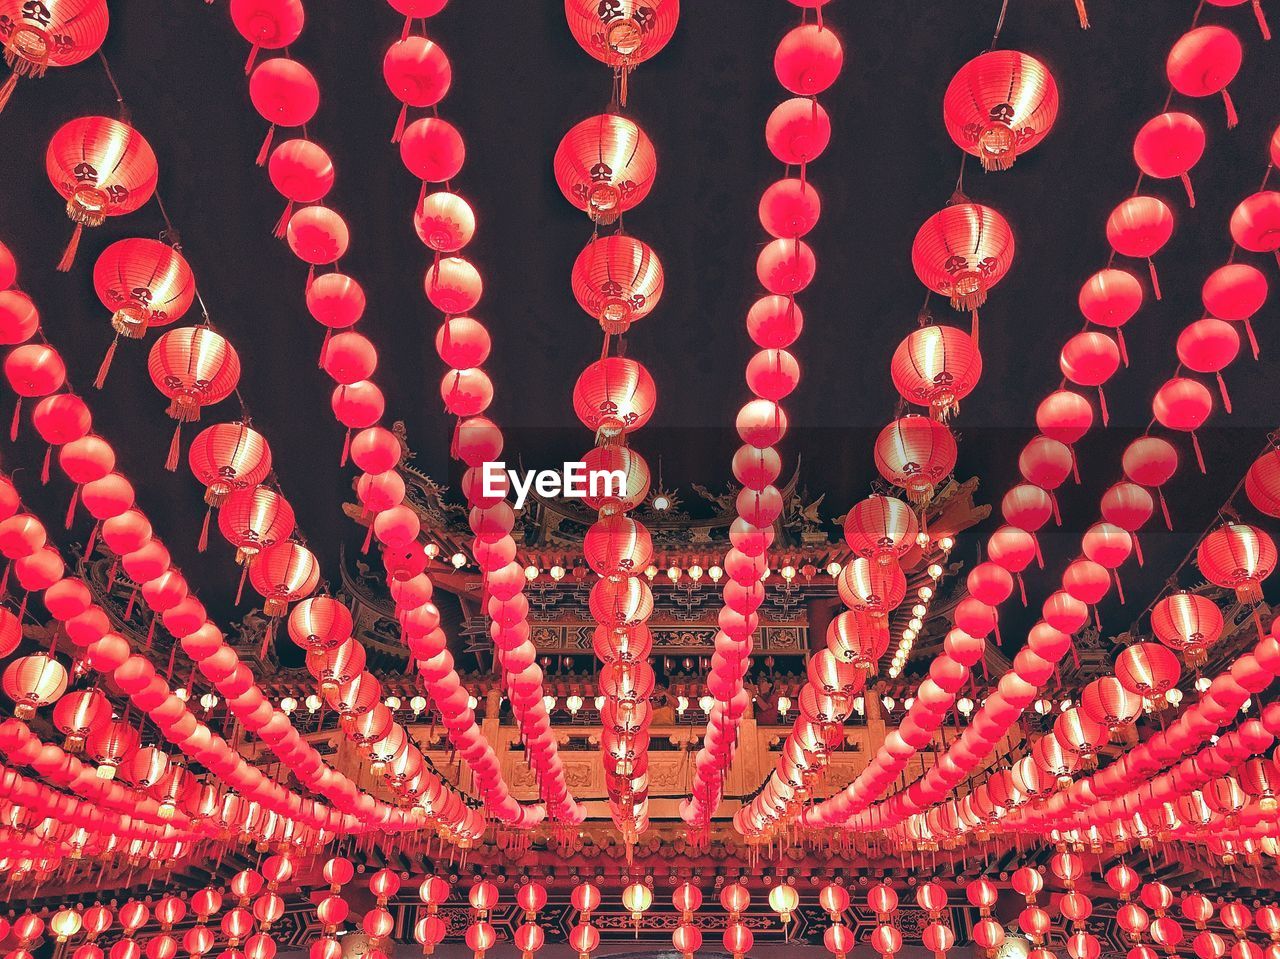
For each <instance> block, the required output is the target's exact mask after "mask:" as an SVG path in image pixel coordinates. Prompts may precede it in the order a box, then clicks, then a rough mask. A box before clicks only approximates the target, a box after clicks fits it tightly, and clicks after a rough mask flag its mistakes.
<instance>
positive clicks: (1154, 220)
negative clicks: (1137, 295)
mask: <svg viewBox="0 0 1280 959" xmlns="http://www.w3.org/2000/svg"><path fill="white" fill-rule="evenodd" d="M1171 236H1173V213H1172V212H1171V211H1170V209H1169V207H1168V206H1167V205H1166V204H1165V202H1164V201H1163V200H1160V199H1158V198H1156V197H1153V196H1133V197H1130V198H1129V199H1127V200H1124V201H1123V202H1121V203H1120V205H1119V206H1117V207H1116V208H1115V209H1114V210H1112V211H1111V215H1110V216H1109V217H1107V241H1108V242H1109V243H1110V244H1111V248H1112V249H1113V250H1115V252H1116V253H1118V254H1120V255H1121V256H1132V257H1136V258H1138V259H1145V260H1146V261H1147V268H1148V270H1149V271H1150V274H1151V287H1152V289H1153V290H1154V291H1155V294H1156V299H1157V300H1158V299H1160V277H1159V275H1158V274H1157V273H1156V264H1155V261H1154V260H1153V259H1152V257H1153V256H1155V254H1156V253H1157V252H1158V251H1159V250H1160V248H1161V247H1163V246H1164V245H1165V244H1166V243H1167V242H1169V237H1171Z"/></svg>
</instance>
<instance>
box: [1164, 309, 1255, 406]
mask: <svg viewBox="0 0 1280 959" xmlns="http://www.w3.org/2000/svg"><path fill="white" fill-rule="evenodd" d="M1177 349H1178V361H1179V362H1180V363H1181V364H1182V365H1183V366H1186V367H1188V368H1189V369H1192V370H1195V371H1196V372H1197V373H1212V374H1213V375H1214V377H1215V378H1216V379H1217V381H1218V393H1219V395H1220V396H1221V397H1222V406H1223V408H1224V409H1225V410H1226V411H1227V412H1228V413H1230V412H1231V397H1230V396H1229V395H1228V393H1227V384H1226V381H1224V380H1223V378H1222V371H1223V370H1224V369H1226V368H1227V367H1228V366H1230V365H1231V364H1232V363H1234V362H1235V359H1236V357H1237V356H1238V355H1239V354H1240V335H1239V334H1238V333H1236V331H1235V328H1234V327H1233V326H1232V325H1231V324H1230V323H1228V322H1226V321H1225V320H1219V319H1215V318H1214V317H1211V316H1206V317H1205V318H1204V319H1202V320H1196V321H1195V322H1194V323H1188V324H1187V325H1186V326H1185V327H1183V330H1182V332H1181V333H1179V334H1178V344H1177Z"/></svg>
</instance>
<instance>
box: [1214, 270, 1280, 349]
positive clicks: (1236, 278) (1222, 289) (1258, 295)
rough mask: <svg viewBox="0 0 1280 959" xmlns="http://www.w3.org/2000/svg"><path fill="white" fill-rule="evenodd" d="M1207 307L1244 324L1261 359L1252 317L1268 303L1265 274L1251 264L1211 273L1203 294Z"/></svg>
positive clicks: (1215, 313) (1224, 317) (1220, 315)
mask: <svg viewBox="0 0 1280 959" xmlns="http://www.w3.org/2000/svg"><path fill="white" fill-rule="evenodd" d="M1200 298H1201V300H1202V301H1203V302H1204V308H1205V309H1206V310H1208V311H1209V312H1210V313H1211V314H1213V315H1214V316H1216V317H1218V319H1220V320H1230V321H1231V322H1233V323H1243V324H1244V326H1245V332H1246V333H1247V334H1248V336H1249V345H1250V347H1252V349H1253V358H1254V359H1255V360H1256V359H1257V358H1258V352H1259V351H1258V340H1257V337H1256V336H1254V332H1253V324H1252V323H1251V322H1250V318H1251V317H1252V316H1253V314H1255V313H1257V312H1258V310H1260V309H1261V308H1262V305H1263V304H1264V303H1265V302H1266V301H1267V278H1266V277H1265V276H1264V275H1263V273H1262V271H1261V270H1259V269H1258V268H1257V267H1255V266H1250V265H1249V264H1247V263H1229V264H1227V265H1226V266H1220V267H1218V269H1216V270H1214V271H1213V272H1212V273H1210V274H1209V277H1208V279H1206V280H1205V281H1204V286H1203V287H1202V289H1201V291H1200Z"/></svg>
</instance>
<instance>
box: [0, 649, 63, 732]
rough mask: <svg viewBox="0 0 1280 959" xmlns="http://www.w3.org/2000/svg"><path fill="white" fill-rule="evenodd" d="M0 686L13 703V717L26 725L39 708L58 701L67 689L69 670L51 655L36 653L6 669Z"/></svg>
mask: <svg viewBox="0 0 1280 959" xmlns="http://www.w3.org/2000/svg"><path fill="white" fill-rule="evenodd" d="M0 685H3V687H4V693H5V695H6V696H8V697H9V698H10V699H12V700H13V704H14V705H13V715H14V716H15V717H16V718H17V719H20V720H22V721H23V722H26V721H27V720H29V719H31V718H32V717H33V716H35V714H36V709H38V708H39V707H41V706H48V705H49V704H50V703H53V702H56V701H57V700H58V698H59V697H61V696H62V694H63V693H64V692H66V689H67V670H66V667H65V666H63V665H62V664H61V663H60V662H58V661H57V660H56V659H54V658H53V657H52V656H50V655H49V654H48V653H34V654H32V655H30V656H22V657H19V658H18V659H15V660H13V661H12V662H10V663H9V665H8V666H6V667H5V670H4V674H3V677H2V678H0Z"/></svg>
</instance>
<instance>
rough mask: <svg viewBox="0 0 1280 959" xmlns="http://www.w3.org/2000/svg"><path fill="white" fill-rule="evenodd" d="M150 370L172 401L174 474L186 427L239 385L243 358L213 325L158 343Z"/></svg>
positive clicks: (168, 464)
mask: <svg viewBox="0 0 1280 959" xmlns="http://www.w3.org/2000/svg"><path fill="white" fill-rule="evenodd" d="M99 262H101V261H99ZM147 372H148V373H150V375H151V382H152V383H154V384H155V387H156V389H158V390H159V391H160V392H161V393H163V394H164V395H165V396H166V397H168V399H169V408H168V409H166V410H165V412H166V413H167V414H168V415H169V417H170V419H174V420H177V424H178V425H177V426H175V427H174V428H173V440H172V442H171V443H170V444H169V456H168V458H167V459H166V460H165V463H164V466H165V469H167V470H169V471H170V472H173V471H174V470H176V469H177V468H178V460H179V457H180V455H181V445H180V444H181V436H182V424H183V423H194V422H197V421H199V419H200V410H201V409H202V408H204V407H206V406H212V405H213V404H214V403H219V402H221V401H222V400H224V399H226V398H227V397H228V396H230V395H231V393H232V392H233V391H234V390H235V388H236V385H237V384H238V383H239V381H240V357H239V355H238V354H237V353H236V351H235V348H234V347H233V346H232V345H231V344H230V343H229V342H228V341H227V339H226V338H225V337H223V336H222V335H221V334H219V333H217V332H215V331H214V330H213V329H212V328H211V327H208V326H184V327H182V328H181V329H177V330H170V331H168V332H167V333H164V334H163V335H162V336H161V337H160V338H159V339H157V340H156V342H155V345H153V346H152V347H151V355H150V356H149V357H148V360H147Z"/></svg>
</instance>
